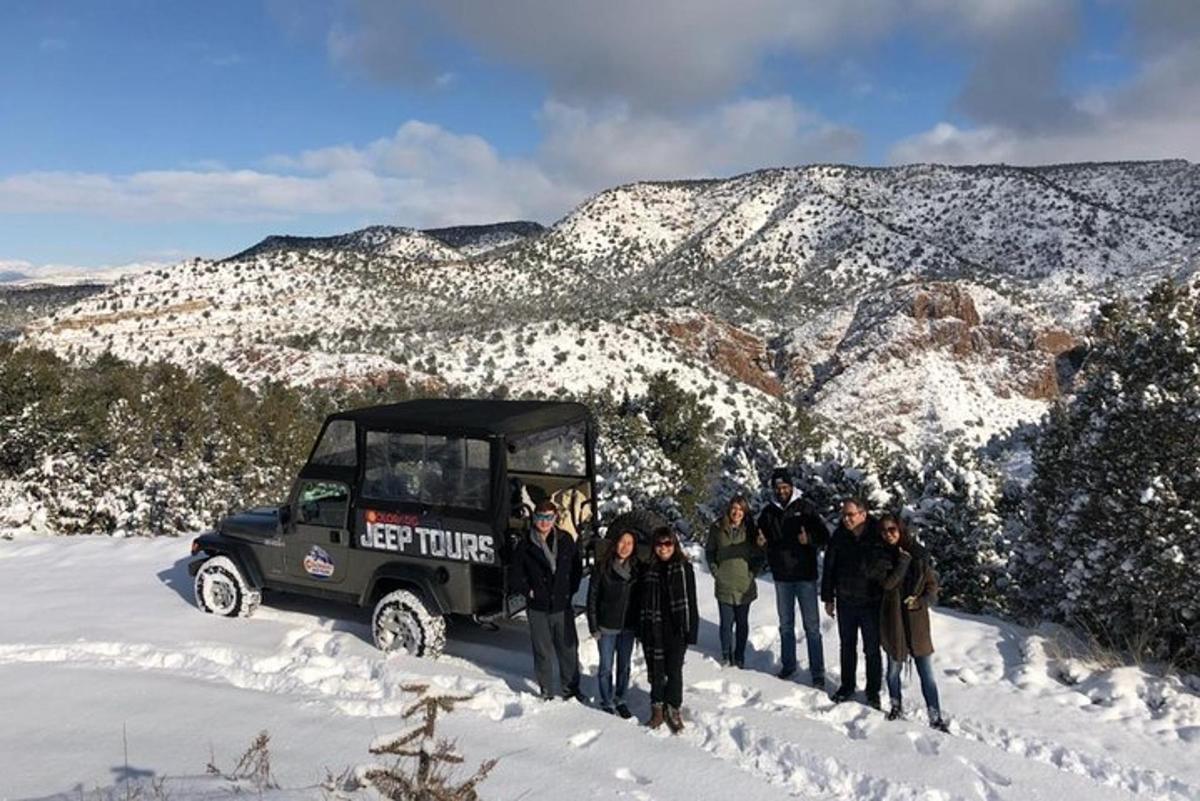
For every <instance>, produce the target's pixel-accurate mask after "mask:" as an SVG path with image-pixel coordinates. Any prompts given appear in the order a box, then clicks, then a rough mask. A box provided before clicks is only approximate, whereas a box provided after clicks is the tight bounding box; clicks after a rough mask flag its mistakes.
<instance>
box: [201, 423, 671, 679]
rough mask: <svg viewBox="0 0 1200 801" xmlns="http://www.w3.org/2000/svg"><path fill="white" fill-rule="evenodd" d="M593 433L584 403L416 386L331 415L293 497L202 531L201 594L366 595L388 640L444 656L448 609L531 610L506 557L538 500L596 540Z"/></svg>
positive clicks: (361, 603)
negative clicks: (425, 396) (435, 392)
mask: <svg viewBox="0 0 1200 801" xmlns="http://www.w3.org/2000/svg"><path fill="white" fill-rule="evenodd" d="M595 441H596V425H595V421H594V420H593V418H592V415H591V414H590V413H589V411H588V409H587V408H586V407H585V406H583V405H581V404H578V403H556V402H543V401H493V400H416V401H408V402H405V403H396V404H390V405H385V406H372V407H369V408H364V409H357V410H352V411H344V412H338V413H335V414H332V415H330V416H329V417H328V418H327V419H326V420H325V422H324V424H323V425H322V427H321V433H320V435H319V436H318V438H317V441H316V443H315V445H314V446H313V448H312V452H311V453H310V455H309V457H308V461H307V463H306V464H305V465H304V467H303V469H302V470H301V471H300V474H299V476H298V477H297V478H296V480H295V482H294V484H293V486H292V489H291V493H290V494H289V496H288V498H287V501H286V502H285V503H283V504H282V505H280V506H278V507H270V508H260V509H251V510H249V511H245V512H241V513H238V514H233V515H230V516H228V517H225V518H224V519H222V520H221V521H220V523H219V524H218V526H217V527H216V529H215V530H213V531H210V532H206V533H204V534H202V535H201V536H199V537H197V538H196V539H195V540H194V541H193V543H192V553H193V554H195V555H197V556H199V557H200V558H198V559H195V560H194V561H192V562H191V563H190V564H189V573H190V574H191V575H192V576H194V578H195V581H194V587H195V595H196V604H197V606H198V607H199V608H200V609H202V610H203V611H205V612H209V613H213V614H217V615H225V616H228V617H236V616H247V615H250V614H251V613H252V612H253V611H254V609H255V607H256V606H257V605H258V604H259V602H260V601H261V599H262V597H263V594H264V593H290V594H294V595H306V596H314V597H318V598H322V599H327V600H332V601H337V602H342V603H345V604H348V605H353V606H356V607H360V608H372V609H373V612H372V615H371V630H372V634H373V637H374V641H375V644H376V646H378V647H379V648H380V649H382V650H384V651H393V650H403V651H407V652H408V653H411V654H415V655H418V656H424V655H436V654H437V653H439V652H440V651H441V649H442V646H443V644H444V641H445V621H446V618H447V616H450V615H455V616H463V617H467V618H470V619H473V620H475V621H476V622H479V623H484V624H489V623H494V622H495V621H497V620H499V619H503V618H508V617H511V616H513V615H515V614H517V613H518V612H520V611H521V610H522V609H523V607H524V599H523V597H522V596H520V595H518V594H516V593H513V592H510V579H509V572H508V561H509V555H510V554H511V552H512V550H513V547H514V545H515V544H516V541H517V538H519V537H520V536H523V535H524V534H525V532H527V531H528V522H527V518H528V516H529V514H530V513H531V511H532V508H533V506H534V505H535V504H537V503H538V502H539V501H541V500H542V499H545V498H549V499H551V500H553V501H554V502H555V503H556V504H557V506H558V509H559V520H558V524H559V526H560V527H561V528H563V529H564V530H566V531H568V532H569V533H570V534H572V535H573V536H575V537H576V538H577V539H578V540H579V541H580V544H581V546H582V550H583V551H584V552H585V553H591V552H593V550H594V545H595V542H594V540H595V539H596V536H597V534H596V533H597V531H598V522H599V521H598V515H597V510H596V475H595ZM626 517H627V518H629V517H634V518H636V519H634V520H633V521H632V522H633V524H635V525H636V524H637V523H638V521H639V520H640V519H641V517H644V515H642V516H637V515H634V516H626ZM643 527H644V526H643ZM638 534H639V538H641V539H643V540H645V539H646V538H648V537H649V536H650V532H649V531H648V530H646V531H639V532H638Z"/></svg>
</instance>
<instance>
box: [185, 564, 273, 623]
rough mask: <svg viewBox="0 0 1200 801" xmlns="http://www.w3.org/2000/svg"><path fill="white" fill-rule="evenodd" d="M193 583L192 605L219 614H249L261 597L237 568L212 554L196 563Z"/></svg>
mask: <svg viewBox="0 0 1200 801" xmlns="http://www.w3.org/2000/svg"><path fill="white" fill-rule="evenodd" d="M193 586H194V587H195V591H196V606H198V607H200V609H201V610H202V611H205V612H208V613H210V614H213V615H221V616H223V617H249V616H250V615H252V614H253V613H254V610H255V609H256V608H258V604H259V601H260V600H261V599H262V596H261V594H260V593H259V592H258V590H252V589H250V584H249V582H247V581H246V577H245V576H244V575H242V571H241V569H240V568H239V567H238V566H237V563H236V562H234V561H233V560H232V559H230V558H229V557H228V556H214V557H212V558H211V559H209V560H207V561H205V563H204V564H202V565H200V570H198V571H197V572H196V581H195V584H194V585H193Z"/></svg>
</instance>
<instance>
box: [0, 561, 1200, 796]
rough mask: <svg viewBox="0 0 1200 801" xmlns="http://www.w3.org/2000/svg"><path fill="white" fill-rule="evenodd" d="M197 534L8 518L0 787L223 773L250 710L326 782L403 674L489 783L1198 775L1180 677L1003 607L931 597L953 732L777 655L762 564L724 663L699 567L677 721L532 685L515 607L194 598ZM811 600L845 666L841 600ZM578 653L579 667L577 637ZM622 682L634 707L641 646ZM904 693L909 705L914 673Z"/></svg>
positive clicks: (1093, 792)
mask: <svg viewBox="0 0 1200 801" xmlns="http://www.w3.org/2000/svg"><path fill="white" fill-rule="evenodd" d="M186 553H187V541H186V540H165V539H164V540H153V541H147V540H109V539H100V538H95V539H92V538H82V539H63V538H54V539H49V538H45V539H43V538H18V539H17V540H14V541H4V540H0V587H4V588H5V589H4V591H3V596H2V597H3V604H2V607H3V613H2V616H0V709H2V710H3V711H2V713H0V721H2V725H0V799H25V798H46V797H55V798H62V799H85V801H86V800H87V799H92V798H97V799H99V798H106V797H112V798H125V797H127V796H128V794H129V792H128V788H127V787H126V786H124V785H121V784H120V782H121V781H122V780H123V779H124V778H125V777H133V779H134V780H136V781H140V782H141V783H142V788H143V795H142V796H141V797H142V798H144V799H145V798H153V797H155V795H154V794H153V791H152V790H151V789H149V788H150V787H151V785H150V782H151V781H152V779H155V778H157V779H160V780H161V779H162V777H168V778H167V780H166V782H165V783H164V784H162V785H160V788H161V789H160V791H159V792H158V797H169V798H170V799H172V801H194V799H199V798H224V797H228V796H229V795H230V793H231V789H230V784H229V782H228V781H226V780H224V779H220V778H217V777H212V776H208V777H206V776H204V768H205V765H206V764H207V763H208V762H209V761H210V760H211V761H213V762H214V763H215V764H216V765H217V766H218V767H221V768H223V769H225V770H227V771H228V770H231V769H232V767H233V765H234V763H235V762H236V761H237V759H238V757H239V756H240V755H241V754H242V752H243V751H244V750H245V748H246V747H247V746H248V745H249V743H250V742H251V740H252V739H253V738H254V736H255V735H256V734H257V733H258V732H259V731H261V730H267V731H269V732H270V734H271V745H270V749H271V764H272V768H273V772H274V774H275V777H276V779H277V781H278V782H279V784H280V785H281V786H282V787H283V788H284V789H283V790H275V791H268V792H267V793H266V795H265V796H264V797H267V798H269V799H285V798H287V799H292V798H297V799H299V798H304V799H308V798H312V799H321V798H329V797H332V795H331V794H330V793H329V791H327V790H323V789H322V788H321V787H320V783H321V782H322V780H323V779H324V778H325V777H326V774H327V773H332V774H334V775H337V774H340V773H342V772H343V771H344V770H345V769H346V768H348V767H351V766H354V765H358V764H364V763H368V762H372V761H373V759H374V758H372V757H371V756H370V755H369V754H368V753H367V748H368V746H369V744H370V743H371V742H372V741H373V740H374V739H375V738H376V737H377V736H379V735H384V734H387V733H388V732H391V731H395V730H398V729H401V728H403V727H404V724H403V723H402V722H401V721H400V719H399V717H398V715H399V713H400V711H401V710H402V709H403V707H404V706H405V704H406V702H407V701H408V700H409V698H410V697H409V696H407V695H406V694H405V693H404V692H403V691H402V690H401V689H400V686H401V685H402V684H405V683H408V682H411V681H413V680H420V681H428V682H430V683H432V684H433V685H434V686H436V687H439V688H445V689H449V690H455V691H462V692H469V693H473V694H474V699H473V700H472V701H471V702H470V703H468V704H467V705H466V706H465V708H462V709H461V710H460V711H457V712H455V713H454V714H452V715H450V716H449V717H448V718H446V719H445V723H444V724H443V725H442V726H440V729H441V731H442V732H443V733H445V734H447V735H450V736H453V737H457V738H458V740H459V750H460V751H461V752H462V753H463V754H464V755H465V756H466V759H467V766H474V765H476V764H478V763H479V762H480V761H482V760H484V759H486V758H489V757H498V758H499V759H500V762H499V764H498V766H497V767H496V769H495V771H494V772H493V773H492V775H491V776H490V777H489V778H488V779H487V780H486V781H485V783H484V784H483V785H482V787H481V790H482V796H483V797H484V798H497V799H499V798H507V799H515V798H522V799H538V798H562V797H564V796H569V797H572V798H576V799H584V798H618V797H620V798H626V797H628V798H636V799H687V801H698V800H699V799H707V798H718V797H721V798H730V797H736V798H743V799H755V800H756V801H757V800H758V799H770V798H784V797H800V798H851V797H854V798H862V799H889V800H890V799H945V800H947V801H948V800H949V799H981V801H999V800H1000V799H1054V801H1066V799H1109V798H1112V799H1117V798H1126V799H1127V798H1134V797H1140V798H1165V799H1195V798H1200V698H1197V696H1196V695H1195V689H1196V688H1195V687H1193V688H1192V689H1191V690H1189V689H1188V687H1187V686H1185V685H1184V684H1183V683H1181V682H1180V681H1179V680H1178V679H1175V678H1170V679H1163V678H1159V677H1156V676H1154V675H1151V674H1148V673H1144V672H1142V671H1140V670H1138V669H1136V668H1119V669H1115V670H1105V671H1101V670H1089V669H1088V668H1087V667H1086V666H1085V665H1083V664H1081V663H1076V662H1070V661H1061V660H1056V659H1055V658H1053V655H1054V654H1055V653H1056V651H1055V649H1054V648H1053V647H1052V643H1050V641H1048V640H1046V639H1045V638H1044V637H1043V636H1042V635H1040V634H1037V633H1034V632H1031V631H1029V630H1027V629H1022V628H1019V627H1016V626H1013V625H1009V624H1006V623H1003V622H999V621H997V620H994V619H989V618H983V617H972V616H968V615H963V614H959V613H955V612H951V611H943V610H939V611H937V612H935V614H934V621H933V633H934V641H935V644H936V645H937V646H938V652H937V654H936V656H935V660H936V667H937V676H938V681H939V685H940V689H941V692H942V698H943V707H944V708H945V710H946V711H947V712H948V713H949V715H950V717H951V718H952V724H951V734H950V735H943V734H939V733H936V732H933V731H931V730H930V729H929V728H928V727H927V726H926V725H925V720H924V716H923V714H922V713H920V712H916V711H912V712H910V713H909V715H908V718H907V719H906V720H905V721H903V722H896V723H888V722H887V721H885V720H884V718H883V715H882V714H880V713H879V712H875V711H873V710H871V709H869V708H867V707H865V706H862V705H860V704H858V703H847V704H843V705H840V706H834V705H833V704H832V703H831V702H830V701H829V700H828V698H827V697H826V696H825V694H824V693H819V692H817V691H815V690H813V689H811V688H809V687H807V686H806V685H805V684H804V683H803V682H802V681H800V682H796V681H781V680H779V679H777V678H775V677H774V675H773V674H774V672H775V670H777V668H778V663H777V661H776V655H777V653H778V644H779V643H778V634H777V630H776V626H775V609H774V598H773V592H772V587H771V584H770V582H769V581H764V582H761V583H760V599H759V600H758V601H757V602H756V603H755V605H754V607H753V608H752V611H751V624H752V628H753V631H752V634H751V648H750V655H749V658H748V669H747V670H744V671H738V670H734V669H722V668H721V667H720V666H719V665H718V664H717V663H716V661H714V659H713V654H715V653H719V647H718V644H717V627H716V623H715V621H716V617H717V616H716V605H715V602H714V601H713V600H712V592H711V590H712V585H711V580H710V579H709V577H708V575H707V574H706V573H705V571H704V570H703V568H700V569H699V570H698V579H699V582H700V595H701V598H702V608H701V613H702V618H703V620H702V625H701V633H700V642H699V645H698V646H696V647H695V648H693V649H692V650H691V651H690V652H689V654H688V660H687V664H686V667H685V681H686V690H685V716H686V717H687V719H688V721H689V722H688V725H687V729H686V730H685V732H684V733H683V734H682V735H681V736H679V737H672V736H671V735H669V734H666V733H665V732H664V733H654V734H651V733H649V732H647V731H646V730H645V729H644V728H641V727H639V726H636V725H634V723H633V722H631V721H621V720H619V719H616V718H613V717H609V716H607V715H604V714H602V713H600V712H598V711H596V710H594V709H591V708H588V707H584V706H580V705H577V704H573V703H564V702H550V703H546V702H542V701H539V700H537V698H536V695H535V694H534V692H532V690H533V689H534V688H533V685H532V684H531V681H530V678H529V677H530V675H531V673H532V665H531V657H530V655H529V648H528V640H527V637H526V634H525V629H524V626H523V624H522V623H521V622H520V621H518V622H514V623H512V624H508V625H506V626H504V627H502V628H501V629H500V630H499V631H496V632H486V631H483V630H481V629H478V628H476V627H474V626H473V625H470V624H467V625H453V626H452V627H451V630H450V644H449V646H448V649H447V651H448V652H447V655H445V656H444V657H442V658H440V659H438V660H436V661H426V660H418V659H412V658H409V657H405V656H392V657H384V656H382V655H381V654H380V653H379V652H377V651H376V650H375V649H374V648H373V647H372V646H371V645H370V643H369V632H368V628H367V626H366V625H365V623H364V622H363V620H362V618H361V616H359V617H354V618H353V619H341V618H339V617H337V616H336V613H337V610H336V609H335V608H334V607H332V606H325V605H320V604H317V603H315V602H310V601H306V600H305V601H302V600H296V599H292V600H280V599H268V602H267V605H265V606H264V607H262V608H260V610H259V611H258V612H257V613H256V615H255V616H254V617H252V618H249V619H246V620H227V619H223V618H215V617H212V616H208V615H203V614H200V613H199V612H198V611H197V610H196V609H195V607H194V606H193V604H192V600H191V585H190V580H189V579H188V576H187V571H186V565H187V561H188V558H187V556H186ZM580 625H581V627H582V628H586V626H585V624H584V622H583V620H582V618H581V619H580ZM824 626H825V634H826V639H825V651H826V658H827V661H828V662H830V663H831V675H833V676H836V675H837V671H836V664H837V637H836V632H835V630H834V629H833V621H831V620H825V621H824ZM585 633H586V632H585ZM582 660H583V664H584V670H585V674H586V675H588V676H589V677H590V676H591V675H593V674H594V673H595V668H596V662H597V655H596V648H595V646H594V645H593V644H592V642H591V641H590V640H587V639H585V641H584V644H583V646H582ZM801 672H802V673H803V671H801ZM635 686H636V690H635V691H634V693H633V695H632V702H631V705H632V707H633V708H634V710H635V712H636V713H637V714H638V715H639V716H642V715H644V714H645V713H646V711H647V707H648V704H649V701H648V696H647V694H646V677H645V669H644V665H643V664H642V663H641V661H640V658H639V659H638V660H637V662H636V663H635ZM594 689H595V686H594V682H593V680H591V679H590V678H587V679H585V682H584V691H585V692H587V693H589V694H590V693H592V692H593V691H594ZM906 696H907V698H908V700H909V706H910V707H911V708H912V709H914V710H915V709H917V708H919V707H920V704H919V702H918V699H919V691H918V689H917V688H916V686H915V682H914V683H913V684H910V685H906Z"/></svg>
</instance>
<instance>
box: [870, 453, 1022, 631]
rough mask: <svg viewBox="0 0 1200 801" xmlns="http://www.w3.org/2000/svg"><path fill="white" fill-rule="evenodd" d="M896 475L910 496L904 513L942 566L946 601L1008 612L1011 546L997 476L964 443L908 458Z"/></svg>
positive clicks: (901, 489)
mask: <svg viewBox="0 0 1200 801" xmlns="http://www.w3.org/2000/svg"><path fill="white" fill-rule="evenodd" d="M892 478H893V479H894V480H895V481H896V483H897V484H898V485H899V486H898V488H897V492H898V493H903V495H904V497H905V499H906V500H905V504H904V509H903V511H902V516H903V517H904V519H905V521H906V522H907V524H908V525H909V526H910V527H911V529H912V531H913V533H914V534H916V535H917V536H918V537H919V538H920V539H921V541H922V542H924V543H925V545H926V547H927V548H928V549H929V553H930V556H931V558H932V560H933V563H934V565H935V567H936V568H937V571H938V576H939V578H940V586H941V593H940V601H941V603H944V604H946V605H948V606H955V607H959V608H962V609H967V610H970V611H984V610H986V611H1002V610H1004V609H1005V608H1006V606H1007V604H1006V599H1005V590H1006V588H1007V585H1008V581H1007V559H1006V554H1007V550H1008V549H1007V545H1006V543H1005V541H1004V526H1003V521H1002V519H1001V517H1000V515H999V513H998V511H997V500H998V482H997V481H996V478H995V477H994V476H992V475H991V474H989V473H988V472H987V471H985V470H984V469H983V468H982V467H981V466H980V465H979V463H978V460H977V458H976V457H975V456H974V454H973V453H972V452H971V451H969V450H967V449H965V448H961V447H960V448H957V449H955V450H953V451H950V452H947V451H935V452H932V453H929V454H926V455H925V456H924V457H923V458H920V459H916V458H914V459H912V460H908V461H906V462H904V463H902V464H900V465H898V467H897V469H896V470H895V473H894V475H893V476H892Z"/></svg>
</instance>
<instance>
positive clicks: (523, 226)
mask: <svg viewBox="0 0 1200 801" xmlns="http://www.w3.org/2000/svg"><path fill="white" fill-rule="evenodd" d="M543 230H545V229H544V228H543V227H542V226H541V225H539V224H538V223H535V222H505V223H493V224H491V225H462V226H456V227H454V228H431V229H428V230H424V231H422V230H418V229H415V228H401V227H397V226H391V225H372V226H370V227H368V228H363V229H361V230H358V231H353V232H351V233H348V234H337V235H335V236H268V237H267V238H266V239H264V240H263V241H261V242H259V243H258V244H256V245H254V246H252V247H249V248H247V249H246V250H243V251H242V252H240V253H238V254H236V255H234V256H231V257H229V258H228V259H225V261H239V260H242V259H251V258H256V257H258V256H264V255H269V254H272V253H281V252H289V251H293V252H305V251H314V250H316V251H352V252H356V253H363V254H366V255H369V256H394V257H398V258H406V259H414V260H419V261H450V260H453V259H461V258H464V257H467V256H473V255H478V254H479V253H484V252H487V251H489V250H492V249H494V248H498V247H502V246H504V245H510V244H512V243H514V242H519V241H521V240H523V239H526V238H528V237H531V236H536V235H538V234H540V233H542V231H543Z"/></svg>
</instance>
